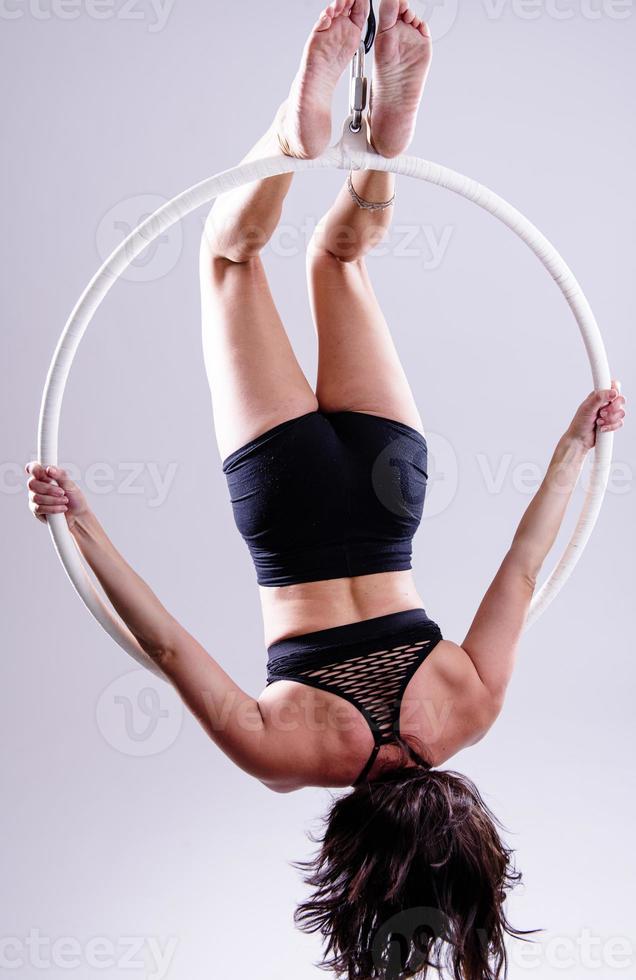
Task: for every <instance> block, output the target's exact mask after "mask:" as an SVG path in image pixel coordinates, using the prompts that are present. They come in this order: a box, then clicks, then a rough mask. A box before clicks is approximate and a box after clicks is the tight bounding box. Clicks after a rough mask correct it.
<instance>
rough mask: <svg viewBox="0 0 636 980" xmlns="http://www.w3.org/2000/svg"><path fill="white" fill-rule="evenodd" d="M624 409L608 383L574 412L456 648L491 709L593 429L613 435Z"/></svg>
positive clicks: (497, 702) (500, 699)
mask: <svg viewBox="0 0 636 980" xmlns="http://www.w3.org/2000/svg"><path fill="white" fill-rule="evenodd" d="M624 405H625V399H624V398H623V396H622V395H619V392H618V386H617V384H616V383H614V387H613V388H612V389H611V390H605V391H598V392H593V393H592V394H591V395H590V396H589V397H588V398H586V400H585V401H584V402H583V404H582V405H581V407H580V408H579V409H578V411H577V413H576V415H575V416H574V419H573V420H572V423H571V425H570V426H569V428H568V430H567V431H566V433H565V434H564V435H563V436H562V438H561V439H560V440H559V442H558V444H557V447H556V449H555V451H554V455H553V457H552V460H551V461H550V465H549V467H548V470H547V473H546V475H545V478H544V480H543V483H542V484H541V487H540V488H539V490H538V491H537V493H536V494H535V496H534V497H533V499H532V501H531V503H530V505H529V507H528V509H527V510H526V512H525V514H524V515H523V518H522V520H521V522H520V524H519V527H518V528H517V531H516V533H515V536H514V538H513V541H512V544H511V546H510V549H509V550H508V553H507V554H506V556H505V558H504V560H503V562H502V564H501V567H500V568H499V571H498V572H497V574H496V576H495V578H494V580H493V582H492V584H491V586H490V588H489V589H488V591H487V592H486V595H485V596H484V598H483V600H482V603H481V605H480V606H479V609H478V610H477V614H476V616H475V618H474V620H473V623H472V625H471V627H470V629H469V631H468V634H467V636H466V639H465V640H464V643H463V644H462V646H463V648H464V650H465V651H466V653H467V654H468V656H469V657H470V659H471V660H472V662H473V664H474V666H475V669H476V671H477V673H478V674H479V677H480V679H481V681H482V684H483V685H484V687H485V688H486V690H487V691H488V694H489V695H490V697H491V698H492V702H493V704H494V705H495V706H496V707H497V708H499V707H501V705H502V703H503V698H504V695H505V692H506V688H507V686H508V683H509V681H510V677H511V675H512V671H513V668H514V663H515V656H516V651H517V646H518V643H519V639H520V637H521V633H522V631H523V627H524V624H525V621H526V617H527V615H528V610H529V608H530V603H531V601H532V597H533V595H534V590H535V587H536V581H537V578H538V575H539V572H540V571H541V567H542V565H543V563H544V561H545V559H546V557H547V555H548V552H549V551H550V549H551V548H552V545H553V544H554V542H555V540H556V537H557V534H558V532H559V529H560V527H561V523H562V521H563V517H564V515H565V512H566V510H567V506H568V503H569V501H570V498H571V496H572V492H573V490H574V488H575V486H576V484H577V481H578V478H579V475H580V473H581V468H582V466H583V463H584V461H585V458H586V456H587V454H588V452H589V451H590V450H591V449H592V448H593V447H594V445H595V442H596V432H597V431H598V430H599V429H600V430H601V431H615V430H616V429H619V428H620V427H621V426H622V425H623V419H624V417H625V411H624Z"/></svg>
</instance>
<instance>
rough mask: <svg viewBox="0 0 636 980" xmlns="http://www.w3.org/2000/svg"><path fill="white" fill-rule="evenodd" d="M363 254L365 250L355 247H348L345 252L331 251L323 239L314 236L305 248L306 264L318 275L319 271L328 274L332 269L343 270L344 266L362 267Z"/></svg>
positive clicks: (351, 267)
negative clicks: (360, 250) (361, 250)
mask: <svg viewBox="0 0 636 980" xmlns="http://www.w3.org/2000/svg"><path fill="white" fill-rule="evenodd" d="M365 254H366V253H365V252H359V251H358V250H356V249H348V250H347V251H346V253H340V252H339V251H332V250H331V249H330V248H326V247H325V244H324V242H323V241H320V240H319V239H317V238H316V237H315V236H314V238H312V239H311V241H310V243H309V247H308V249H307V264H308V266H309V269H310V270H311V272H312V273H316V274H318V275H320V273H321V272H324V273H326V274H329V273H330V272H333V270H334V269H335V270H338V269H339V270H341V271H344V268H345V267H346V268H349V269H354V268H356V267H358V268H360V269H363V268H364V256H365Z"/></svg>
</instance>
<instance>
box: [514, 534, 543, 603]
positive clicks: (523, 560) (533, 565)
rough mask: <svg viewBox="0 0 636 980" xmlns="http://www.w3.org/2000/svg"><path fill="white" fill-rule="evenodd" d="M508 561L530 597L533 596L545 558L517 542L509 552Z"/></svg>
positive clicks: (522, 543)
mask: <svg viewBox="0 0 636 980" xmlns="http://www.w3.org/2000/svg"><path fill="white" fill-rule="evenodd" d="M508 561H509V562H510V563H511V564H512V565H514V567H515V569H516V571H517V574H518V575H519V576H520V578H521V580H522V581H523V583H524V585H525V586H526V588H527V589H528V591H529V593H530V596H533V595H534V593H535V590H536V588H537V581H538V578H539V574H540V572H541V568H542V567H543V556H542V555H539V554H538V553H537V552H536V551H535V550H534V549H533V548H532V547H529V546H528V545H527V544H525V543H524V542H521V541H515V542H513V544H512V547H511V548H510V551H509V552H508Z"/></svg>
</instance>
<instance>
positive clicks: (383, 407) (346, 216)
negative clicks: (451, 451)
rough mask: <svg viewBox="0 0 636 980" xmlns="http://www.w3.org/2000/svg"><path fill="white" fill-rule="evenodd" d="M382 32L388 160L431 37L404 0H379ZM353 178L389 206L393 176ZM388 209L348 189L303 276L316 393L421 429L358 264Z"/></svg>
mask: <svg viewBox="0 0 636 980" xmlns="http://www.w3.org/2000/svg"><path fill="white" fill-rule="evenodd" d="M378 28H379V33H378V37H377V40H376V52H375V67H374V80H373V88H372V112H371V115H370V126H371V142H372V143H373V145H374V147H375V148H376V150H377V151H378V152H379V153H383V154H384V155H386V156H389V155H394V154H397V153H401V152H402V151H403V150H404V149H405V148H406V146H407V144H408V142H409V140H410V136H411V134H412V132H413V129H414V126H415V119H416V116H417V110H418V106H419V102H420V98H421V95H422V91H423V87H424V81H425V78H426V74H427V72H428V67H429V64H430V59H431V42H430V36H429V33H428V29H427V27H426V25H425V24H424V23H423V22H422V21H421V20H419V19H418V18H417V17H415V15H414V14H413V12H412V11H411V10H410V9H409V7H408V3H407V2H406V0H382V3H381V5H380V11H379V16H378ZM351 179H352V184H353V188H354V190H355V192H356V194H357V195H358V196H359V197H360V198H362V199H363V200H364V201H367V202H376V203H381V202H388V201H390V200H391V198H392V196H393V193H394V189H395V180H394V177H393V175H391V174H387V173H380V172H365V173H361V172H358V173H353V174H352V176H351ZM392 212H393V207H386V208H384V209H383V210H379V211H374V210H369V209H366V208H361V207H359V206H358V204H356V203H355V202H354V200H353V198H352V195H351V194H350V193H349V191H348V189H347V188H346V187H345V188H343V189H342V191H341V192H340V194H339V196H338V198H337V200H336V202H335V204H334V206H333V207H332V208H331V210H330V211H329V213H328V214H327V215H326V216H325V218H323V220H322V222H321V224H320V225H319V227H318V229H317V232H316V235H315V236H314V239H313V241H312V244H311V247H310V250H309V256H308V273H309V286H310V293H311V298H312V307H313V313H314V320H315V323H316V330H317V333H318V349H319V358H318V382H317V387H316V395H317V397H318V402H319V405H320V407H321V409H323V410H324V411H328V412H329V411H331V412H335V411H355V412H367V413H369V414H372V415H381V416H385V417H386V418H391V419H395V420H396V421H398V422H404V423H405V424H406V425H410V426H412V427H413V428H415V429H418V430H419V431H423V430H422V420H421V418H420V414H419V412H418V410H417V406H416V404H415V400H414V398H413V394H412V392H411V389H410V386H409V383H408V381H407V378H406V375H405V373H404V370H403V368H402V365H401V363H400V359H399V356H398V353H397V351H396V349H395V345H394V343H393V340H392V337H391V333H390V330H389V328H388V326H387V322H386V320H385V318H384V315H383V313H382V310H381V309H380V306H379V304H378V301H377V299H376V297H375V294H374V292H373V286H372V285H371V281H370V279H369V275H368V273H367V269H366V266H365V262H364V257H365V255H367V254H368V252H369V251H371V249H372V248H374V246H375V245H377V244H378V243H379V241H380V240H381V239H382V237H383V236H384V234H385V233H386V231H387V228H388V227H389V224H390V222H391V217H392Z"/></svg>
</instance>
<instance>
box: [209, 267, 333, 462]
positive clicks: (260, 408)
mask: <svg viewBox="0 0 636 980" xmlns="http://www.w3.org/2000/svg"><path fill="white" fill-rule="evenodd" d="M201 305H202V318H203V352H204V358H205V366H206V371H207V375H208V381H209V384H210V391H211V394H212V407H213V413H214V426H215V431H216V437H217V443H218V446H219V452H220V454H221V457H222V458H223V459H225V458H226V457H227V456H229V455H230V454H231V453H233V452H235V451H236V450H237V449H240V448H241V446H243V445H245V444H246V443H247V442H249V441H250V440H252V439H255V438H256V437H258V436H259V435H261V434H262V433H263V432H266V431H267V430H268V429H270V428H273V426H275V425H278V424H280V423H281V422H286V421H288V420H289V419H292V418H296V417H297V416H300V415H303V414H305V413H306V412H311V411H314V410H315V409H317V407H318V402H317V400H316V396H315V394H314V392H313V390H312V388H311V386H310V384H309V382H308V381H307V378H306V377H305V375H304V373H303V371H302V369H301V367H300V365H299V364H298V361H297V360H296V356H295V354H294V351H293V349H292V346H291V344H290V342H289V338H288V337H287V333H286V331H285V328H284V327H283V324H282V322H281V319H280V317H279V315H278V312H277V310H276V307H275V305H274V301H273V299H272V295H271V292H270V289H269V285H268V283H267V278H266V275H265V270H264V269H263V265H262V263H261V260H260V259H259V258H255V259H252V260H250V261H249V262H243V263H232V262H229V261H228V260H226V259H217V258H211V257H210V255H209V253H206V250H205V249H202V253H201Z"/></svg>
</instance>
